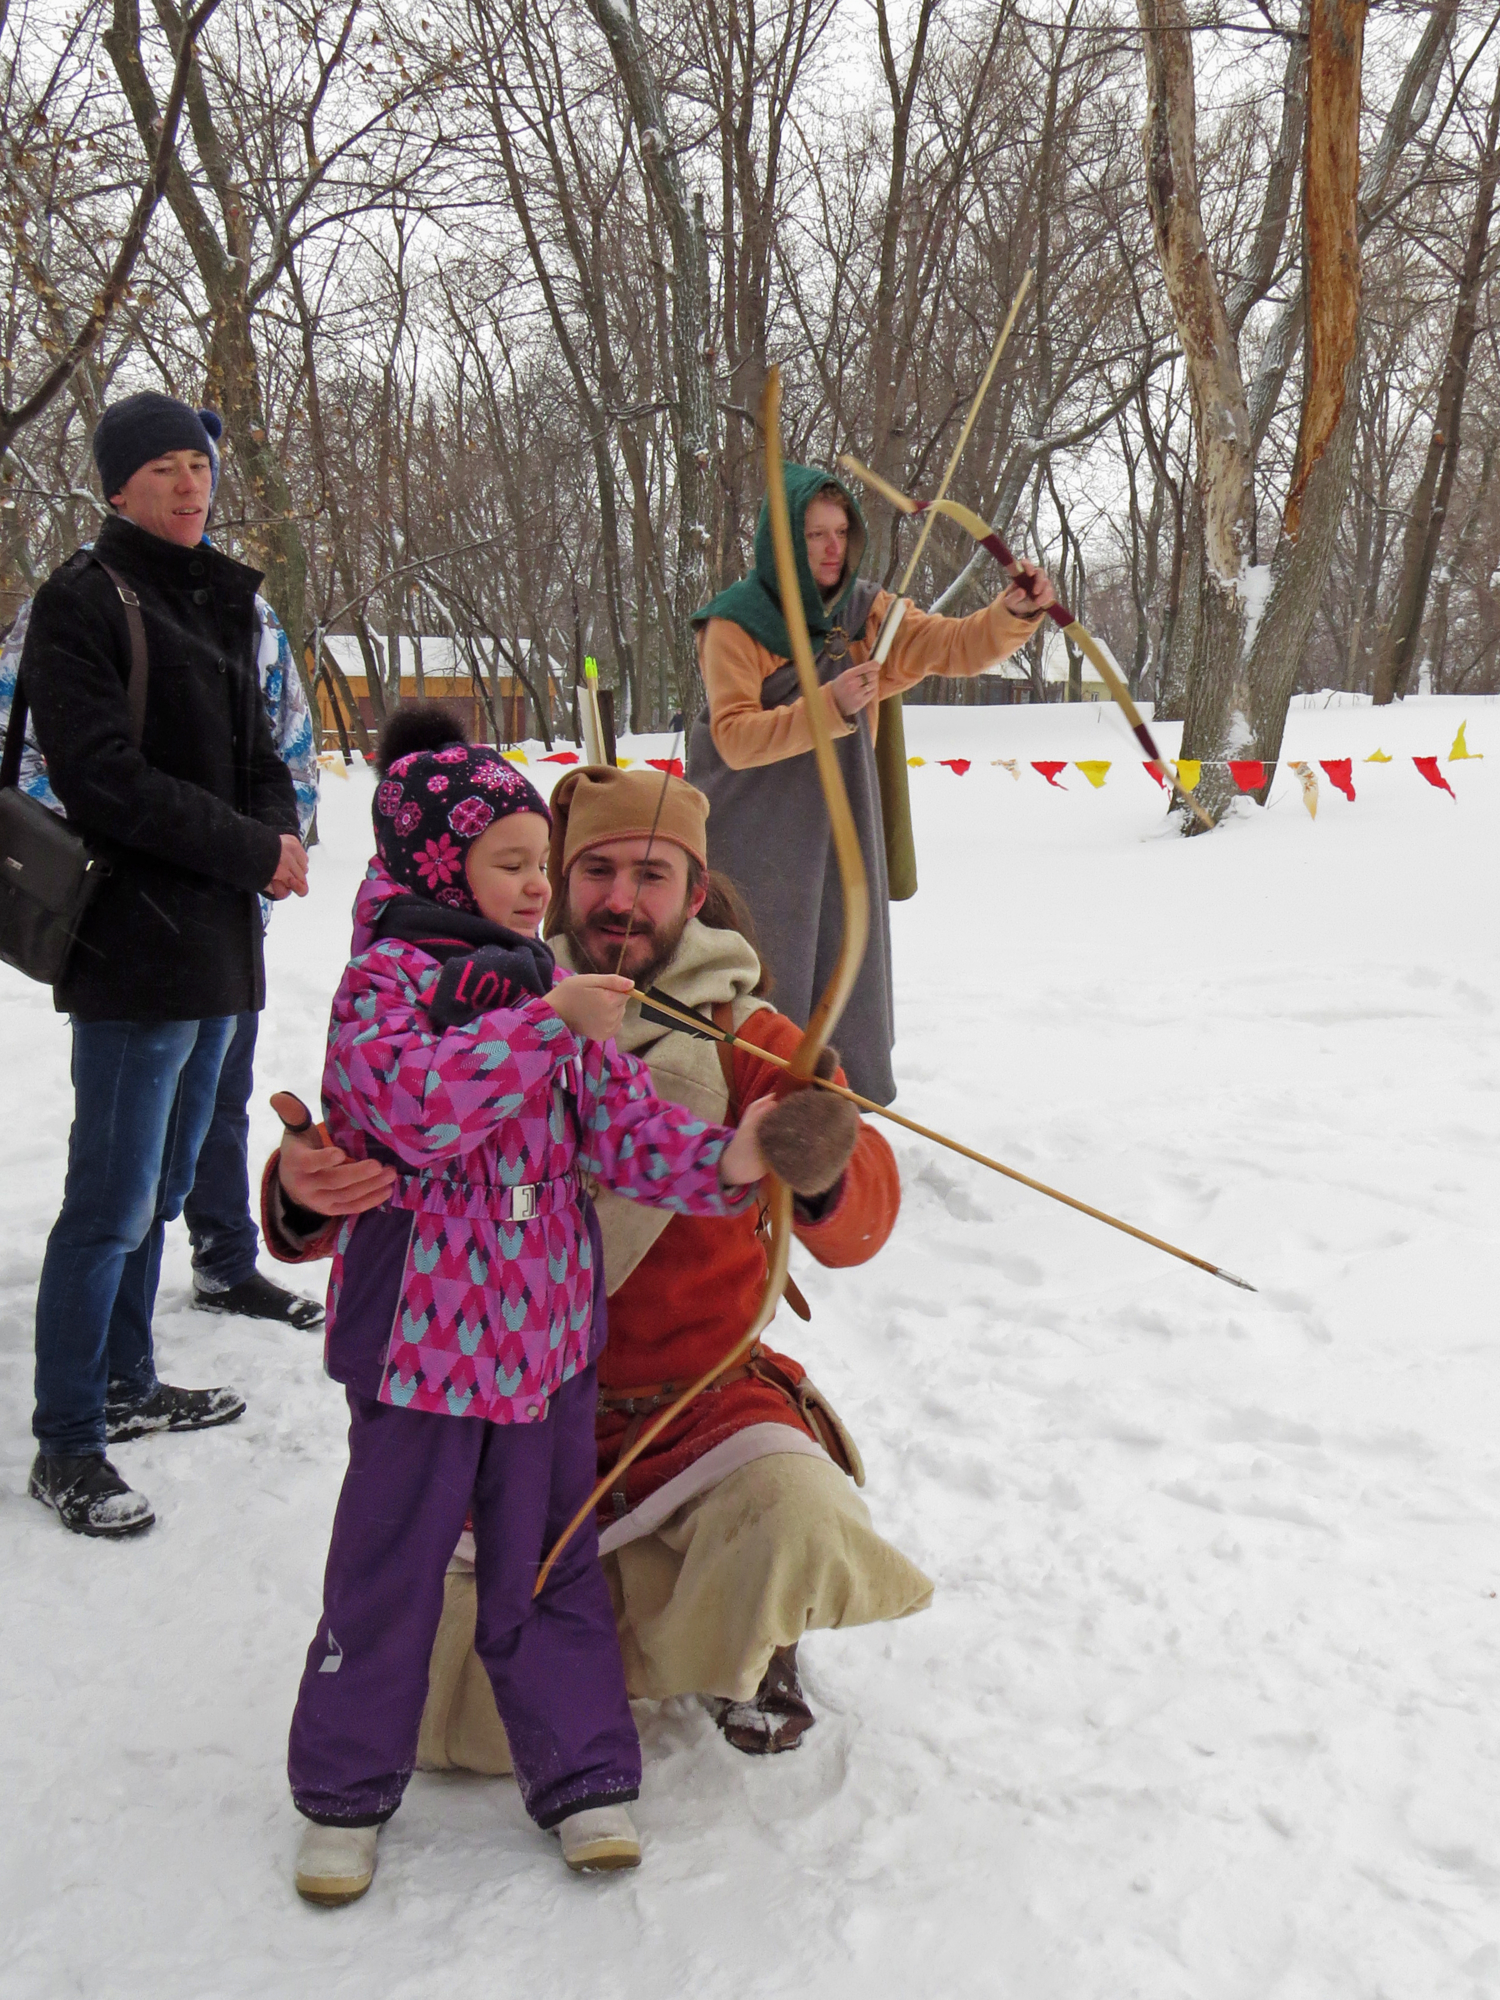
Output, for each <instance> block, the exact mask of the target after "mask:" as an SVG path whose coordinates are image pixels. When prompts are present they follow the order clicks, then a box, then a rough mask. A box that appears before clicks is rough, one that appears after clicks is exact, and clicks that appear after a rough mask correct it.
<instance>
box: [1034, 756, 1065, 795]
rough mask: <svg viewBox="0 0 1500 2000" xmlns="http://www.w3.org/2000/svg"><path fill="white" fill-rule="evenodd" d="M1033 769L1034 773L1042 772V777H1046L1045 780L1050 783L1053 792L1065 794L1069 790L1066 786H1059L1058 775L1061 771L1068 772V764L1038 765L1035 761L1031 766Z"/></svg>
mask: <svg viewBox="0 0 1500 2000" xmlns="http://www.w3.org/2000/svg"><path fill="white" fill-rule="evenodd" d="M1031 768H1032V770H1033V771H1040V772H1041V774H1042V776H1043V777H1044V778H1045V779H1046V780H1047V783H1048V784H1049V785H1050V786H1051V787H1052V789H1053V791H1055V792H1065V791H1066V790H1067V789H1068V788H1067V786H1066V785H1060V784H1059V783H1058V782H1057V774H1058V772H1059V771H1066V770H1067V768H1068V767H1067V764H1066V763H1061V764H1038V763H1036V762H1034V761H1033V763H1032V766H1031Z"/></svg>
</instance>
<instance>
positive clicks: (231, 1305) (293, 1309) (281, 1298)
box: [193, 1271, 323, 1330]
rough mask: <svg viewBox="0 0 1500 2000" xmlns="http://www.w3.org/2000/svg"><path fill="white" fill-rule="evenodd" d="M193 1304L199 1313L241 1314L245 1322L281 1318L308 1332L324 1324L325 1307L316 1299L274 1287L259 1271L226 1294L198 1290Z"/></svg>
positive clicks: (290, 1324) (225, 1290) (194, 1295)
mask: <svg viewBox="0 0 1500 2000" xmlns="http://www.w3.org/2000/svg"><path fill="white" fill-rule="evenodd" d="M193 1304H194V1305H195V1306H196V1307H197V1308H198V1310H199V1312H206V1313H238V1314H239V1315H240V1317H241V1318H242V1319H279V1320H284V1321H285V1322H286V1324H287V1325H288V1326H295V1327H299V1328H302V1329H304V1330H305V1329H306V1328H308V1327H313V1326H321V1325H322V1324H323V1308H322V1307H321V1306H320V1305H319V1304H318V1302H317V1300H316V1299H304V1298H300V1297H299V1296H298V1294H297V1293H296V1292H289V1291H288V1290H287V1289H286V1287H285V1286H284V1285H274V1284H272V1282H271V1280H270V1279H269V1278H264V1277H262V1276H261V1274H260V1272H259V1271H252V1272H251V1273H250V1276H249V1277H248V1278H244V1279H242V1280H241V1281H240V1283H239V1284H237V1285H229V1286H226V1288H225V1289H224V1290H223V1291H222V1292H200V1291H197V1290H195V1291H194V1293H193Z"/></svg>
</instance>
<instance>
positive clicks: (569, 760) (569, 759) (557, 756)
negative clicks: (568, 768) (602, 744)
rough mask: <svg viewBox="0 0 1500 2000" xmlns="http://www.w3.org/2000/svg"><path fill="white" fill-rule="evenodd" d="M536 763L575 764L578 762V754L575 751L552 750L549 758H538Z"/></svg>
mask: <svg viewBox="0 0 1500 2000" xmlns="http://www.w3.org/2000/svg"><path fill="white" fill-rule="evenodd" d="M536 761H537V762H538V763H539V764H576V763H577V762H578V752H577V751H576V750H554V751H552V753H551V754H550V755H549V756H546V757H538V758H537V760H536Z"/></svg>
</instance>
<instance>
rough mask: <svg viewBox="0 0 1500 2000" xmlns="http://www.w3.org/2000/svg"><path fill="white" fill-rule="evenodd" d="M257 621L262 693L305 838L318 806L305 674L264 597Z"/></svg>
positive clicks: (315, 753)
mask: <svg viewBox="0 0 1500 2000" xmlns="http://www.w3.org/2000/svg"><path fill="white" fill-rule="evenodd" d="M255 616H256V619H257V621H258V623H259V631H260V638H259V648H258V651H257V653H256V656H255V664H256V666H257V668H258V669H259V671H260V688H261V693H262V694H263V695H264V696H265V702H266V714H267V715H268V716H269V717H270V718H271V735H272V738H273V739H274V741H275V744H276V750H277V754H278V755H279V756H280V758H281V761H282V763H283V764H285V765H286V767H287V769H288V770H289V771H290V772H291V774H292V784H293V785H294V786H295V788H296V792H297V821H298V824H299V825H300V827H301V828H302V838H303V839H304V840H306V838H307V835H308V829H309V828H310V827H311V825H312V823H313V814H314V813H315V812H316V811H317V810H318V746H317V744H316V743H315V742H314V741H313V726H312V717H311V716H310V715H309V714H308V712H307V696H306V695H305V694H304V693H303V692H302V676H301V675H300V674H299V673H298V672H297V663H296V661H295V660H294V659H293V658H292V647H291V641H290V640H289V639H288V638H287V636H286V633H285V632H284V631H283V630H282V626H281V620H280V619H279V618H278V617H277V616H276V613H275V612H274V611H273V610H272V609H271V607H270V605H269V604H267V602H266V600H265V599H264V598H263V597H257V598H256V600H255Z"/></svg>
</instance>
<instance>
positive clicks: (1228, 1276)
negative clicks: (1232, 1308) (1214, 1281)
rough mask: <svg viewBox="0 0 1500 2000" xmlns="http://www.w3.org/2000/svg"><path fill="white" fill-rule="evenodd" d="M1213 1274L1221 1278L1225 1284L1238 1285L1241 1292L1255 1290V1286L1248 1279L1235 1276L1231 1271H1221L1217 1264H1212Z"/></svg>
mask: <svg viewBox="0 0 1500 2000" xmlns="http://www.w3.org/2000/svg"><path fill="white" fill-rule="evenodd" d="M1214 1276H1215V1277H1216V1278H1222V1279H1223V1280H1224V1282H1225V1284H1226V1285H1238V1286H1239V1288H1240V1290H1241V1291H1242V1292H1253V1291H1255V1290H1256V1287H1255V1286H1254V1285H1252V1284H1251V1283H1250V1282H1249V1280H1248V1279H1245V1278H1237V1277H1236V1276H1235V1275H1234V1273H1233V1271H1222V1270H1220V1269H1219V1267H1218V1265H1217V1264H1216V1265H1215V1266H1214Z"/></svg>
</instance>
